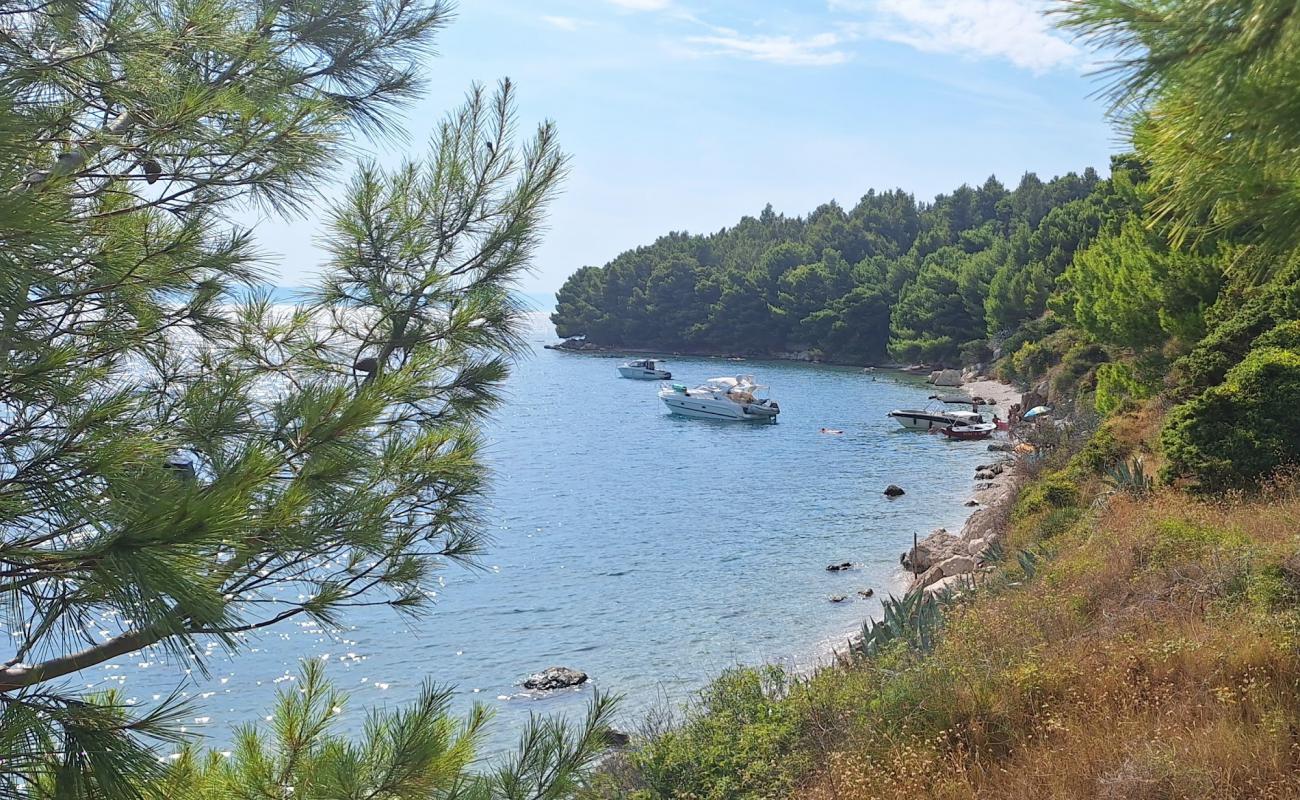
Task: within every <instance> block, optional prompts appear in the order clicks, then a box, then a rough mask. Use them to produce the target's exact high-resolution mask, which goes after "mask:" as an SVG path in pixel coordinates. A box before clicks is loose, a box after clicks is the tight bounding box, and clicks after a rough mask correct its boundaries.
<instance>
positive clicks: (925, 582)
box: [915, 567, 943, 587]
mask: <svg viewBox="0 0 1300 800" xmlns="http://www.w3.org/2000/svg"><path fill="white" fill-rule="evenodd" d="M941 580H943V570H941V569H939V568H938V567H930V568H929V569H927V570H926V571H925V572H922V573H921V574H920V575H918V576H916V584H915V585H916V586H920V587H926V586H929V585H930V584H932V583H936V582H938V581H941Z"/></svg>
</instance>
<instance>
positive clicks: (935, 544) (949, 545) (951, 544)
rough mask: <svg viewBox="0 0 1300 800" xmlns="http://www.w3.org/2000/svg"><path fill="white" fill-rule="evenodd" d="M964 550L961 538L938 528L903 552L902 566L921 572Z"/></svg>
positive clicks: (910, 570)
mask: <svg viewBox="0 0 1300 800" xmlns="http://www.w3.org/2000/svg"><path fill="white" fill-rule="evenodd" d="M965 552H966V545H965V544H964V543H963V542H962V540H961V539H959V538H957V537H956V536H954V535H952V534H951V533H948V532H947V531H946V530H944V529H943V528H940V529H939V530H937V531H935V532H934V533H932V534H930V535H929V536H927V537H925V538H924V539H922V540H921V541H919V542H917V543H916V547H914V548H912V549H911V550H909V551H908V552H906V553H904V554H903V566H904V567H905V568H906V569H907V570H908V571H909V572H922V571H924V570H927V569H929V568H930V567H932V566H934V565H935V564H938V563H939V562H941V561H943V560H945V559H948V558H951V557H952V556H955V555H957V554H959V553H965Z"/></svg>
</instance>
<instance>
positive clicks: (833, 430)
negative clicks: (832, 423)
mask: <svg viewBox="0 0 1300 800" xmlns="http://www.w3.org/2000/svg"><path fill="white" fill-rule="evenodd" d="M822 433H830V434H841V433H844V431H841V430H837V429H835V428H822Z"/></svg>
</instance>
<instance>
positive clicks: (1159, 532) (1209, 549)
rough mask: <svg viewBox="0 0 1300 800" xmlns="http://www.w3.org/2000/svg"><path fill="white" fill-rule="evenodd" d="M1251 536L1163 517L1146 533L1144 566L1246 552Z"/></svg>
mask: <svg viewBox="0 0 1300 800" xmlns="http://www.w3.org/2000/svg"><path fill="white" fill-rule="evenodd" d="M1249 547H1250V538H1249V537H1248V536H1246V535H1245V534H1244V533H1242V532H1241V531H1239V530H1236V529H1228V528H1212V527H1210V526H1208V525H1198V524H1196V523H1194V522H1189V521H1187V520H1182V519H1164V520H1161V521H1159V522H1157V523H1156V525H1155V527H1154V529H1153V530H1152V531H1151V532H1150V534H1149V535H1148V537H1147V539H1146V541H1145V543H1144V545H1143V547H1142V548H1141V551H1142V552H1141V555H1142V557H1143V559H1142V560H1143V561H1144V562H1145V564H1146V566H1149V567H1162V566H1166V565H1169V564H1175V563H1188V562H1191V561H1200V560H1201V559H1204V558H1205V557H1207V556H1208V555H1210V554H1211V553H1230V552H1234V551H1243V552H1244V551H1245V549H1247V548H1249Z"/></svg>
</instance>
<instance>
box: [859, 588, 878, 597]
mask: <svg viewBox="0 0 1300 800" xmlns="http://www.w3.org/2000/svg"><path fill="white" fill-rule="evenodd" d="M875 593H876V590H875V589H859V590H858V596H859V597H871V596H873V595H875Z"/></svg>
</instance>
